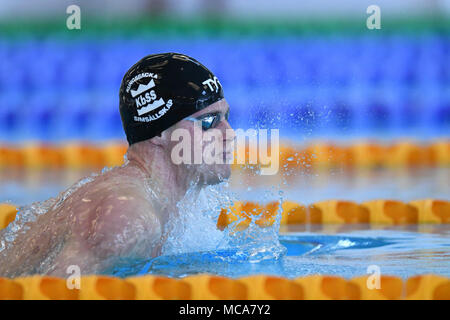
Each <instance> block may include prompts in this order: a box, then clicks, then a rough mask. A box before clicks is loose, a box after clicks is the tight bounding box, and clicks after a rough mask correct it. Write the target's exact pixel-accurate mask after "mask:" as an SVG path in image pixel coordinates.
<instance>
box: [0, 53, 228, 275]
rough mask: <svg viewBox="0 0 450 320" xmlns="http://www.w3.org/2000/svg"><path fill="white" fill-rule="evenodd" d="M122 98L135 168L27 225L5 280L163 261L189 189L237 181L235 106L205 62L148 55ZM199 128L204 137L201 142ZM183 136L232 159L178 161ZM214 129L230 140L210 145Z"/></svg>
mask: <svg viewBox="0 0 450 320" xmlns="http://www.w3.org/2000/svg"><path fill="white" fill-rule="evenodd" d="M119 97H120V114H121V117H122V123H123V126H124V130H125V133H126V136H127V140H128V143H129V148H128V151H127V160H128V161H126V163H125V164H124V165H123V166H122V167H116V168H113V169H112V170H109V171H106V172H105V173H103V174H101V175H98V176H97V177H95V179H93V181H91V182H89V183H86V184H84V185H81V186H80V187H79V188H78V189H76V190H75V191H74V192H73V193H71V194H70V195H69V196H67V198H65V199H63V201H62V200H61V199H59V200H60V201H55V202H58V203H55V204H54V205H53V206H52V207H51V208H50V209H49V210H48V211H47V212H45V213H43V214H41V215H39V216H38V218H37V220H36V221H35V222H30V223H27V227H29V229H28V230H27V231H26V232H20V233H18V235H17V237H16V238H15V239H14V241H13V242H12V243H11V244H10V246H8V248H7V249H4V250H3V252H1V251H0V276H3V277H18V276H23V275H29V274H35V273H40V274H49V275H54V276H61V277H64V276H67V273H66V271H67V268H68V267H69V266H71V265H76V266H78V267H79V268H80V271H81V273H82V274H92V273H97V272H100V271H101V270H104V269H105V268H108V267H110V266H111V265H112V264H114V261H116V259H118V258H139V259H140V258H144V259H146V258H151V257H155V256H158V255H159V254H160V251H161V246H162V245H163V239H162V236H163V230H164V226H165V225H166V223H167V222H168V220H169V219H173V218H174V217H175V218H176V216H177V215H178V214H179V212H178V210H177V206H176V204H177V203H178V202H179V201H180V200H181V199H182V198H183V197H184V196H185V194H186V191H187V190H188V189H189V190H192V189H194V190H195V191H196V192H197V194H198V192H199V190H201V189H202V188H203V187H205V186H207V185H211V184H217V183H219V182H221V181H223V180H225V179H227V178H229V176H230V165H229V164H228V163H229V161H227V160H229V159H230V156H231V150H232V147H233V143H234V139H235V135H234V132H233V130H232V129H231V127H230V126H229V124H228V122H227V119H228V113H229V106H228V103H227V102H226V100H225V99H224V96H223V90H222V85H221V84H220V82H219V81H218V79H217V78H216V77H215V76H214V75H213V74H212V73H211V71H209V70H208V69H207V68H206V67H204V66H203V65H202V64H200V63H199V62H198V61H197V60H195V59H193V58H191V57H189V56H186V55H183V54H177V53H163V54H155V55H149V56H147V57H145V58H143V59H141V60H140V61H139V62H137V63H136V64H135V65H134V66H132V67H131V68H130V69H129V70H128V71H127V72H126V74H125V76H124V78H123V80H122V84H121V87H120V93H119ZM196 125H200V126H201V130H200V132H202V133H201V134H200V136H199V135H198V134H197V135H195V134H194V131H195V129H196ZM198 128H199V127H198V126H197V129H198ZM180 129H184V132H187V133H189V137H190V138H192V139H191V141H190V144H191V146H193V145H195V144H196V143H199V144H200V146H201V148H203V149H204V148H207V147H211V144H214V146H215V147H220V148H217V149H218V150H223V151H222V153H221V154H220V155H217V154H216V155H215V157H216V158H217V157H220V158H223V159H222V160H224V161H223V162H215V163H212V164H206V163H205V162H202V163H197V164H193V163H181V164H177V163H175V162H174V161H173V152H172V150H173V149H174V147H175V145H176V144H177V143H178V142H179V141H173V139H172V134H173V133H174V132H175V131H176V130H178V131H180ZM213 129H215V130H216V131H219V133H221V137H222V138H221V139H212V140H210V142H205V140H204V139H202V138H203V135H204V134H206V133H208V132H209V131H211V130H213ZM197 145H198V144H197ZM194 149H195V147H193V148H192V149H190V150H194ZM188 150H189V149H188ZM183 152H186V151H183ZM192 152H193V151H192ZM186 155H187V154H184V156H186ZM194 193H195V192H194ZM60 197H62V195H60ZM19 214H20V213H19ZM22 229H24V228H22ZM1 236H2V234H1V233H0V240H2V239H1Z"/></svg>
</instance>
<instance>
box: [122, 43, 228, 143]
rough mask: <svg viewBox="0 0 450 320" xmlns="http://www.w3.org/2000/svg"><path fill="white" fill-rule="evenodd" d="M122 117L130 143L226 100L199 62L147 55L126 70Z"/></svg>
mask: <svg viewBox="0 0 450 320" xmlns="http://www.w3.org/2000/svg"><path fill="white" fill-rule="evenodd" d="M119 98H120V106H119V109H120V116H121V117H122V124H123V128H124V130H125V134H126V135H127V140H128V143H129V144H130V145H132V144H133V143H136V142H140V141H143V140H147V139H150V138H153V137H154V136H156V135H159V134H160V133H161V132H162V131H164V130H166V129H167V128H169V127H171V126H172V125H174V124H175V123H177V122H178V121H180V120H182V119H184V118H186V117H187V116H189V115H192V114H194V113H195V112H197V111H199V110H201V109H203V108H206V107H207V106H209V105H211V104H212V103H214V102H216V101H219V100H221V99H223V91H222V85H221V84H220V82H219V80H218V79H217V77H215V76H214V74H213V73H212V72H211V71H209V70H208V69H207V68H206V67H205V66H203V65H202V64H201V63H200V62H198V61H197V60H195V59H194V58H191V57H189V56H186V55H184V54H179V53H172V52H171V53H161V54H152V55H149V56H146V57H145V58H143V59H141V60H140V61H139V62H137V63H136V64H135V65H134V66H132V67H131V68H130V70H128V71H127V73H125V76H124V77H123V80H122V84H121V86H120V92H119Z"/></svg>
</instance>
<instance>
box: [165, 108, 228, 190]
mask: <svg viewBox="0 0 450 320" xmlns="http://www.w3.org/2000/svg"><path fill="white" fill-rule="evenodd" d="M229 111H230V107H229V105H228V103H227V102H226V100H225V99H222V100H220V101H217V102H215V103H213V104H211V105H210V106H208V107H206V108H205V109H202V110H200V111H198V112H196V113H194V114H193V115H192V116H190V117H188V118H186V120H182V121H180V122H179V123H177V125H176V126H175V127H176V128H175V129H177V128H178V129H179V128H182V129H185V130H186V131H187V132H188V133H189V136H190V150H191V156H190V160H191V162H190V164H187V165H186V168H187V169H188V170H189V171H190V172H189V174H193V175H195V176H199V177H200V178H201V179H202V180H203V181H204V183H206V184H216V183H220V182H222V181H224V180H225V179H228V178H229V177H230V175H231V167H230V164H231V161H232V158H233V148H234V139H235V133H234V131H233V129H232V128H231V126H230V124H229V123H228V114H229ZM179 132H181V131H179ZM179 141H180V140H178V139H177V140H176V141H174V142H172V143H173V145H172V147H175V145H176V144H177V143H179ZM195 153H197V155H196V154H195ZM199 156H201V157H199Z"/></svg>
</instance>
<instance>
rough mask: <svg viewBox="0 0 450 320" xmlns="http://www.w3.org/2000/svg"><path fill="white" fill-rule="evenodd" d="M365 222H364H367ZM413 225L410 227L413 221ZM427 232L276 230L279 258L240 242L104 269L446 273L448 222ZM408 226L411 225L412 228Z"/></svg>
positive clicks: (126, 272) (123, 273) (449, 272)
mask: <svg viewBox="0 0 450 320" xmlns="http://www.w3.org/2000/svg"><path fill="white" fill-rule="evenodd" d="M365 227H367V226H365ZM413 228H414V227H413ZM421 228H424V230H425V231H426V232H417V231H411V230H408V229H407V230H404V228H401V229H399V228H390V229H385V230H382V229H381V230H374V229H372V230H371V229H365V230H354V231H346V232H344V233H340V232H338V233H335V234H329V233H331V231H330V230H328V231H327V230H325V231H323V232H320V233H317V232H288V233H282V234H280V236H279V240H280V243H281V244H282V245H283V246H284V247H285V248H286V254H285V255H284V256H282V257H280V258H278V259H266V260H262V261H258V262H249V261H248V259H247V257H246V256H241V255H239V254H238V251H239V248H236V249H227V250H217V251H206V252H193V253H185V254H178V255H168V256H161V257H157V258H154V259H151V260H147V261H124V262H122V264H117V265H116V267H115V268H113V269H110V270H106V271H105V274H110V275H114V276H120V277H127V276H133V275H143V274H155V275H165V276H170V277H185V276H188V275H192V274H197V273H210V274H217V275H223V276H228V277H241V276H246V275H252V274H270V275H277V276H284V277H289V278H294V277H299V276H305V275H311V274H328V275H337V276H341V277H345V278H351V277H355V276H361V275H364V274H367V272H368V271H367V269H368V267H369V266H373V265H375V266H378V267H379V268H380V272H381V274H385V275H395V276H400V277H402V278H408V277H410V276H413V275H417V274H427V273H434V274H440V275H444V276H447V277H449V276H450V237H449V236H450V226H446V225H441V226H422V227H421ZM410 229H411V228H410Z"/></svg>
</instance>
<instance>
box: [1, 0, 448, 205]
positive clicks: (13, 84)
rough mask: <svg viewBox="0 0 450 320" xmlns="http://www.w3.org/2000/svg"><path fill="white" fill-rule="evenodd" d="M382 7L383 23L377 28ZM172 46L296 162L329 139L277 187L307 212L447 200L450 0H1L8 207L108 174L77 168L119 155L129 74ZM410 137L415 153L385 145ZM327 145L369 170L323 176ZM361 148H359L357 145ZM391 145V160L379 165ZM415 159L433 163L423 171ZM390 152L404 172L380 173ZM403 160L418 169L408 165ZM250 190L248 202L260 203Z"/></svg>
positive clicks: (332, 170) (236, 122)
mask: <svg viewBox="0 0 450 320" xmlns="http://www.w3.org/2000/svg"><path fill="white" fill-rule="evenodd" d="M73 4H75V5H77V6H79V8H80V10H81V11H80V12H81V24H80V27H81V28H80V29H79V30H78V29H73V30H69V29H68V28H67V26H66V20H67V19H68V18H69V16H70V13H66V9H67V7H68V6H70V5H73ZM373 4H375V5H378V6H379V7H380V10H381V29H373V30H370V29H368V28H367V25H366V20H367V19H368V18H369V16H370V15H371V14H370V13H367V12H366V10H367V8H368V7H369V6H370V5H373ZM170 51H174V52H180V53H184V54H187V55H191V56H193V57H195V58H196V59H198V60H199V61H201V62H202V63H204V64H205V65H206V66H207V67H208V68H209V69H211V70H212V71H213V72H214V73H215V74H216V75H217V76H218V78H219V79H220V81H221V83H222V85H223V87H224V91H225V96H226V99H227V100H228V102H229V104H230V106H231V113H230V124H231V125H232V126H233V127H234V128H244V129H246V128H279V129H280V136H281V138H282V139H283V141H285V143H286V145H289V146H290V147H289V148H290V149H289V150H290V152H292V153H293V154H294V155H297V154H296V153H295V152H293V151H296V150H300V149H302V150H303V149H304V148H307V146H309V145H311V144H314V145H317V143H319V145H320V143H322V144H323V143H324V146H325V149H324V148H319V149H314V148H313V151H310V153H309V155H308V156H307V158H308V160H307V161H304V158H303V160H302V159H299V161H300V162H301V163H300V165H303V169H305V168H306V169H305V170H303V173H302V174H300V175H297V177H300V178H299V179H297V180H295V181H294V180H292V179H290V178H287V177H284V178H283V179H280V180H277V181H276V182H274V180H273V179H272V180H270V182H268V185H269V186H270V185H279V186H280V185H281V187H282V188H283V189H286V192H288V194H289V196H290V197H293V198H296V200H299V201H305V202H308V201H309V202H310V201H315V200H321V199H328V198H330V197H339V198H347V199H354V200H358V201H359V200H368V199H370V198H377V197H388V198H397V199H401V200H411V199H414V198H420V197H441V198H445V199H448V198H450V197H449V194H450V192H449V190H450V187H449V181H450V174H449V169H448V162H447V160H448V156H449V151H448V140H449V136H450V135H449V133H450V1H449V0H409V1H400V0H398V1H392V0H391V1H389V0H378V1H372V0H371V1H364V0H345V1H325V0H315V1H314V0H306V1H295V0H279V1H276V2H273V1H270V0H245V1H242V0H241V1H238V0H128V1H120V0H109V1H95V0H91V1H75V0H71V1H65V0H39V1H33V2H30V1H17V0H4V1H2V2H1V3H0V172H1V180H0V202H4V201H10V202H12V203H15V204H25V203H29V202H31V201H37V200H44V199H46V198H48V197H50V196H56V195H57V193H58V192H60V191H62V190H63V189H64V188H65V187H67V186H69V185H70V184H72V183H73V182H75V181H76V179H78V178H80V177H82V176H83V175H86V174H90V173H91V172H94V171H98V169H96V170H94V169H93V167H100V169H101V167H102V166H103V164H105V163H106V164H107V161H106V162H102V163H101V164H100V165H98V163H95V164H94V165H93V167H92V166H85V165H83V164H80V163H85V162H86V161H87V160H86V159H87V158H89V157H93V158H95V152H94V153H92V152H91V153H89V149H86V148H84V149H83V148H82V147H80V145H83V144H86V145H90V146H101V147H104V146H105V145H108V146H110V145H111V144H112V145H113V146H114V144H116V145H117V144H119V145H122V147H121V148H122V149H120V148H118V150H119V151H117V150H116V149H114V147H112V149H111V150H110V149H108V152H110V153H109V154H115V153H114V152H120V150H123V143H124V142H125V135H124V133H123V129H122V124H121V120H120V116H119V113H118V90H119V86H120V82H121V79H122V76H123V74H124V73H125V72H126V70H128V68H129V67H130V66H132V65H133V64H134V63H135V62H136V61H138V60H139V59H141V58H142V57H143V56H145V55H148V54H152V53H158V52H170ZM361 141H370V144H366V145H364V146H365V147H364V146H363V147H361ZM399 141H400V142H399ZM403 141H408V143H410V141H412V145H410V144H407V145H406V147H405V144H401V147H400V149H395V148H394V149H386V148H387V147H386V146H389V147H390V148H391V147H392V145H394V146H395V145H396V144H397V143H403ZM442 141H444V142H442ZM365 143H366V142H365ZM330 144H332V145H333V146H335V145H336V144H337V145H339V146H342V148H343V147H344V146H345V147H346V148H347V147H348V148H350V156H348V153H346V152H347V151H348V150H347V149H346V150H344V151H345V152H344V151H342V150H341V149H339V150H341V151H342V152H343V153H342V154H344V156H343V158H345V159H347V160H348V159H349V158H348V157H350V163H354V162H355V161H356V162H358V161H360V160H355V159H356V158H358V157H359V158H358V159H361V157H362V159H363V160H361V161H362V162H364V161H365V162H364V163H366V164H367V163H368V165H364V167H369V169H370V170H371V171H370V172H366V173H364V174H362V175H361V174H360V175H358V176H357V178H355V175H354V174H350V176H349V174H348V170H344V169H342V166H338V167H337V168H336V166H334V167H329V166H326V170H321V171H320V174H319V173H317V172H315V171H314V172H313V170H312V167H311V168H310V167H308V165H309V164H311V163H312V162H314V161H312V160H311V158H313V159H314V158H317V157H318V158H324V157H325V158H326V159H325V161H327V159H328V160H330V159H331V158H332V160H333V159H334V160H335V158H336V157H338V156H337V155H336V154H337V152H335V150H336V149H332V148H331V149H330ZM355 144H358V148H359V149H358V148H357V149H352V148H351V147H349V146H354V145H355ZM43 145H50V146H55V148H56V147H57V148H59V150H65V151H64V152H66V153H65V154H63V157H65V159H68V160H67V161H69V162H70V163H71V164H73V166H72V165H71V166H65V167H64V166H63V167H64V168H65V169H64V170H60V169H61V168H59V169H58V170H53V169H55V168H54V167H57V166H56V165H55V166H54V165H53V163H54V162H52V161H47V160H43V165H42V163H39V159H40V158H39V157H44V156H43V155H42V154H45V157H47V156H50V157H51V156H52V155H55V154H56V153H52V152H51V150H50V149H45V148H44V149H43V147H42V146H43ZM68 146H78V147H74V148H69V147H68ZM379 146H381V147H380V148H385V149H383V150H384V151H383V152H384V156H382V158H383V161H384V162H383V161H381V162H380V161H378V160H379V158H377V159H378V160H376V159H375V160H373V159H372V160H371V159H368V160H367V159H366V158H365V157H366V156H368V157H370V154H371V153H370V152H375V153H376V152H378V151H379V148H378V147H379ZM61 148H63V149H61ZM64 148H65V149H64ZM77 148H78V149H77ZM361 148H362V149H361ZM374 148H375V151H373V150H374ZM377 148H378V149H377ZM405 148H406V149H405ZM408 148H409V149H408ZM427 148H428V149H427ZM49 150H50V151H49ZM80 150H81V151H80ZM86 150H87V151H86ZM314 150H326V152H325V153H326V154H325V155H319V156H317V154H316V151H314ZM330 150H331V151H330ZM352 150H353V151H354V152H353V151H352ZM355 150H356V151H355ZM377 150H378V151H377ZM405 150H407V151H405ZM91 151H92V150H91ZM77 152H78V153H77ZM83 152H84V153H83ZM317 152H320V151H317ZM352 152H353V153H352ZM405 152H409V153H407V156H404V153H405ZM414 152H415V153H414ZM427 152H428V153H427ZM288 153H289V152H288ZM424 153H426V155H424ZM339 154H341V153H339ZM377 154H378V153H377ZM410 154H412V155H413V156H412V158H413V160H414V159H416V158H417V155H418V156H419V157H422V158H420V159H422V160H423V159H426V160H423V161H422V160H420V161H416V162H414V161H412V162H411V161H410V160H411V159H410V158H411V157H410V156H409V155H410ZM60 155H61V154H59V156H60ZM378 155H379V154H378ZM391 155H394V156H393V157H394V158H395V157H397V158H395V159H394V160H393V161H394V163H396V164H397V165H399V166H401V167H402V169H401V170H400V171H399V170H398V168H397V169H396V170H395V171H392V168H391V169H389V170H387V169H386V170H384V171H381V170H380V167H384V164H385V162H386V161H387V162H389V161H390V160H392V159H393V158H391ZM57 156H58V155H57ZM402 156H403V157H406V158H405V159H406V160H405V162H407V164H408V165H409V164H411V163H412V164H415V165H417V164H420V165H421V166H420V168H415V169H414V171H411V170H410V169H405V168H403V162H402V161H403V160H401V159H403V158H402ZM2 157H3V158H2ZM77 157H79V158H80V163H78V165H77V160H76V159H78V158H77ZM374 157H376V156H374ZM430 157H431V158H432V161H431V160H430V161H431V162H430V161H429V158H430ZM1 159H3V160H1ZM89 159H91V158H89ZM340 159H341V158H340ZM364 159H365V160H364ZM396 159H400V160H398V161H397V160H396ZM83 161H85V162H83ZM286 161H291V160H286ZM299 161H297V164H299ZM396 161H397V162H396ZM94 162H95V161H94ZM391 162H392V161H391ZM55 163H58V164H59V165H60V163H59V162H58V161H56V162H55ZM358 163H359V162H358ZM430 163H431V164H432V165H430ZM282 165H283V166H284V165H286V166H288V165H289V164H284V163H283V164H282ZM311 166H313V165H312V164H311ZM69 167H70V168H69ZM291 167H292V166H291ZM294 167H295V166H294ZM416 167H417V166H416ZM36 168H37V169H39V170H35V169H36ZM69 169H70V170H69ZM72 169H73V170H72ZM75 169H76V170H75ZM290 169H291V168H290ZM294 170H295V168H294ZM373 170H376V171H373ZM286 172H287V171H285V172H284V173H286ZM290 173H292V172H287V174H288V175H290ZM361 177H362V178H361ZM242 179H244V178H242V177H240V178H237V179H236V181H239V183H238V182H236V186H237V185H239V184H241V183H240V182H242ZM266 181H267V179H266ZM249 184H250V180H245V183H244V184H243V185H245V188H246V189H245V190H243V191H242V192H243V193H244V194H245V196H246V197H250V198H251V197H252V188H251V187H250V186H249ZM314 186H315V187H314ZM289 190H291V191H289ZM289 192H290V193H289ZM255 196H256V195H255Z"/></svg>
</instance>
